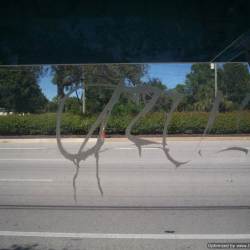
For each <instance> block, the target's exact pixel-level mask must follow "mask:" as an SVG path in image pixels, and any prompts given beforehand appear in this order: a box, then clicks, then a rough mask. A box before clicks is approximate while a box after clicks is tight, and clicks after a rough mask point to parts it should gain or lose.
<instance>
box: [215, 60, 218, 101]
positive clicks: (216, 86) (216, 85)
mask: <svg viewBox="0 0 250 250" xmlns="http://www.w3.org/2000/svg"><path fill="white" fill-rule="evenodd" d="M217 92H218V83H217V64H216V63H215V64H214V95H215V97H216V96H217Z"/></svg>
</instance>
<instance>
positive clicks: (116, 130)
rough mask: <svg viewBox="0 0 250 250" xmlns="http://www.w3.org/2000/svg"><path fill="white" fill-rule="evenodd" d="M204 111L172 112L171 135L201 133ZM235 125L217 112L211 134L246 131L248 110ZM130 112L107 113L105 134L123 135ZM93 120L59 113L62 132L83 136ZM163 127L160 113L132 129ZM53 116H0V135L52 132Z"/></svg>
mask: <svg viewBox="0 0 250 250" xmlns="http://www.w3.org/2000/svg"><path fill="white" fill-rule="evenodd" d="M208 115H209V114H208V113H202V112H176V113H174V114H173V119H172V121H171V123H170V125H169V128H168V132H169V133H171V134H179V133H181V134H183V133H190V134H191V133H192V134H201V133H203V131H204V129H205V127H206V124H207V121H208ZM240 117H241V118H240V123H239V127H238V126H237V119H238V114H237V113H236V112H232V113H220V114H219V115H218V116H217V118H216V121H215V123H214V124H213V127H212V129H211V131H210V133H211V134H234V133H250V111H245V112H242V114H241V116H240ZM132 119H133V117H132V115H122V116H111V118H110V120H109V122H108V126H107V133H108V134H124V133H125V129H126V127H127V126H128V124H129V122H130V121H131V120H132ZM95 120H96V116H92V117H90V116H80V115H74V114H63V117H62V126H61V132H62V134H64V135H73V134H74V135H84V134H86V133H87V132H88V130H89V128H90V127H91V125H92V124H93V123H94V121H95ZM163 126H164V114H163V113H151V114H148V115H147V116H146V117H144V118H143V119H142V120H141V121H140V122H138V124H136V126H135V127H134V129H133V130H132V132H133V133H135V134H161V133H162V131H163ZM55 129H56V115H55V114H54V113H47V114H30V115H24V116H19V115H9V116H0V135H55Z"/></svg>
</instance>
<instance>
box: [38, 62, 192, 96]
mask: <svg viewBox="0 0 250 250" xmlns="http://www.w3.org/2000/svg"><path fill="white" fill-rule="evenodd" d="M191 65H192V64H191V63H154V64H149V70H148V76H149V77H150V78H159V79H160V80H161V82H162V83H163V84H165V85H166V86H167V87H168V88H169V89H171V88H174V87H175V86H176V85H177V84H179V83H184V81H185V77H186V74H188V73H189V72H190V69H191ZM39 85H40V87H41V89H42V91H43V93H44V94H45V96H46V97H47V98H48V99H50V100H51V99H52V98H53V97H54V96H56V94H57V90H56V86H55V85H54V84H53V83H52V76H51V75H50V74H47V75H46V76H44V77H42V78H41V79H40V81H39Z"/></svg>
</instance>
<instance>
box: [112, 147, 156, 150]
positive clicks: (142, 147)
mask: <svg viewBox="0 0 250 250" xmlns="http://www.w3.org/2000/svg"><path fill="white" fill-rule="evenodd" d="M115 149H116V150H133V149H134V150H137V148H134V147H133V148H129V147H127V148H115ZM144 149H149V150H151V149H153V150H154V149H158V150H159V149H160V148H156V147H152V148H150V147H147V148H143V147H142V150H144Z"/></svg>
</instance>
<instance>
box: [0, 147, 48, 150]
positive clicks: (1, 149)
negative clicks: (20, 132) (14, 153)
mask: <svg viewBox="0 0 250 250" xmlns="http://www.w3.org/2000/svg"><path fill="white" fill-rule="evenodd" d="M42 149H48V148H46V147H40V148H0V150H42Z"/></svg>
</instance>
